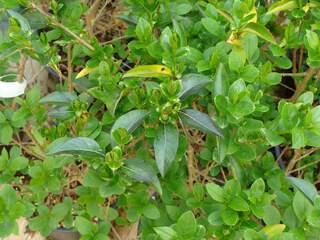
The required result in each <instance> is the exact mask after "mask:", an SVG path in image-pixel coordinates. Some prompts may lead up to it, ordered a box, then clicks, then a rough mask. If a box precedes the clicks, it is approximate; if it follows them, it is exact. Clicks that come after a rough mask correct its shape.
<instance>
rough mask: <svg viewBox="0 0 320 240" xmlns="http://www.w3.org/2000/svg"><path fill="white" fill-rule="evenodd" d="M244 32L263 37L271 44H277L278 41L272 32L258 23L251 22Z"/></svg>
mask: <svg viewBox="0 0 320 240" xmlns="http://www.w3.org/2000/svg"><path fill="white" fill-rule="evenodd" d="M243 31H244V32H251V33H254V34H256V35H257V36H259V37H261V38H262V39H264V40H266V41H268V42H271V43H272V44H277V42H276V40H275V39H274V37H273V36H272V34H271V32H270V31H269V30H268V29H267V28H266V27H265V26H263V25H260V24H258V23H253V22H250V23H248V24H247V25H246V27H245V28H244V29H243Z"/></svg>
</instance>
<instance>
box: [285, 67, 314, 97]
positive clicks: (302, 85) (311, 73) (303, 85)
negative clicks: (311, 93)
mask: <svg viewBox="0 0 320 240" xmlns="http://www.w3.org/2000/svg"><path fill="white" fill-rule="evenodd" d="M316 73H317V70H316V69H314V68H309V69H308V70H307V71H306V75H305V76H304V79H303V80H302V82H301V83H300V84H299V85H298V86H297V89H296V91H295V93H294V95H293V96H292V97H291V99H290V100H291V101H293V102H294V101H296V100H297V99H298V97H299V96H300V95H301V93H302V92H303V91H304V90H305V89H306V87H307V85H308V82H309V80H310V79H311V78H312V77H313V76H314V75H315V74H316Z"/></svg>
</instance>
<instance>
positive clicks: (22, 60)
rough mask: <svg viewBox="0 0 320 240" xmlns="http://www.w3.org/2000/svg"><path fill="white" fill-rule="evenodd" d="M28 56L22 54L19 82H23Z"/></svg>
mask: <svg viewBox="0 0 320 240" xmlns="http://www.w3.org/2000/svg"><path fill="white" fill-rule="evenodd" d="M26 62H27V57H26V56H25V55H24V54H21V57H20V61H19V66H18V77H17V80H18V82H20V83H21V82H23V79H24V70H25V67H26Z"/></svg>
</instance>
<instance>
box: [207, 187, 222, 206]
mask: <svg viewBox="0 0 320 240" xmlns="http://www.w3.org/2000/svg"><path fill="white" fill-rule="evenodd" d="M206 189H207V192H208V193H209V195H210V197H212V198H213V199H214V200H216V201H217V202H220V203H223V202H224V201H225V199H224V191H223V188H222V187H220V186H218V185H217V184H215V183H208V184H207V185H206Z"/></svg>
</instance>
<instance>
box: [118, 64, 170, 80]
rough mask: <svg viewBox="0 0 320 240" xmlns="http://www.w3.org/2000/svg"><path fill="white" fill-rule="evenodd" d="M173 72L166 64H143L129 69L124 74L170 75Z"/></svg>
mask: <svg viewBox="0 0 320 240" xmlns="http://www.w3.org/2000/svg"><path fill="white" fill-rule="evenodd" d="M170 76H172V72H171V70H170V69H169V68H167V67H166V66H164V65H141V66H136V67H135V68H133V69H131V70H129V71H128V72H126V73H125V74H124V75H123V78H128V77H170Z"/></svg>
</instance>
